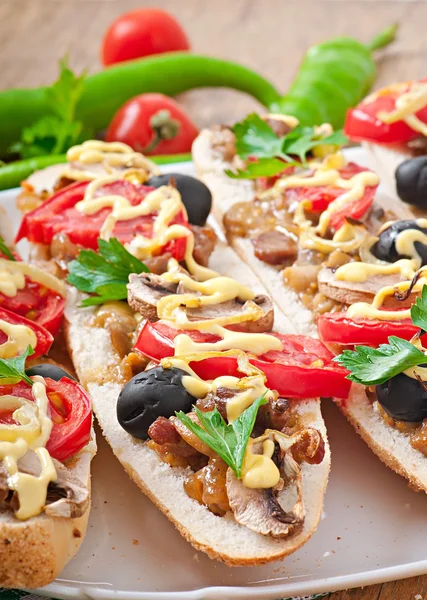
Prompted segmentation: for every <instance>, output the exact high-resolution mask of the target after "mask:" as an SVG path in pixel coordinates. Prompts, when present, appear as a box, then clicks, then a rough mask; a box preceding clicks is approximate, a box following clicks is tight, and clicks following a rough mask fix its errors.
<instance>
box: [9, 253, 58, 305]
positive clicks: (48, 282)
mask: <svg viewBox="0 0 427 600" xmlns="http://www.w3.org/2000/svg"><path fill="white" fill-rule="evenodd" d="M26 276H27V277H29V278H30V279H32V280H33V281H35V282H36V283H40V284H41V285H44V286H45V287H47V288H49V289H51V290H53V291H54V292H56V293H57V294H59V295H60V296H64V297H65V293H66V291H65V284H64V282H63V281H61V280H60V279H58V278H57V277H55V276H54V275H51V274H50V273H45V272H44V271H42V270H41V269H39V268H38V267H35V266H34V265H28V264H27V263H23V262H18V261H16V262H14V261H11V260H6V259H4V258H0V293H2V294H5V296H9V297H13V296H16V294H17V293H18V290H22V289H23V288H24V287H25V277H26Z"/></svg>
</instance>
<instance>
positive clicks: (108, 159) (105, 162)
mask: <svg viewBox="0 0 427 600" xmlns="http://www.w3.org/2000/svg"><path fill="white" fill-rule="evenodd" d="M67 161H68V162H70V163H80V164H82V165H94V164H100V165H102V166H103V167H104V169H105V171H107V172H113V171H114V170H115V169H123V172H122V176H123V177H126V178H129V177H130V176H132V175H134V176H135V180H136V182H138V183H142V182H144V181H146V180H147V179H149V177H151V176H152V175H160V173H161V171H160V169H159V168H158V166H157V165H156V164H155V163H154V162H153V161H151V160H149V159H148V158H147V157H145V156H144V155H143V154H141V153H140V152H134V151H133V149H132V148H131V147H130V146H128V145H127V144H123V143H121V142H103V141H100V140H88V141H86V142H83V144H81V145H79V146H73V147H72V148H70V149H69V150H68V152H67ZM62 175H63V177H67V178H68V179H74V180H76V181H86V180H88V179H89V180H91V179H97V178H98V176H99V174H97V173H94V172H91V171H84V170H81V169H75V168H72V167H70V166H67V167H66V168H65V169H64V171H63V173H62Z"/></svg>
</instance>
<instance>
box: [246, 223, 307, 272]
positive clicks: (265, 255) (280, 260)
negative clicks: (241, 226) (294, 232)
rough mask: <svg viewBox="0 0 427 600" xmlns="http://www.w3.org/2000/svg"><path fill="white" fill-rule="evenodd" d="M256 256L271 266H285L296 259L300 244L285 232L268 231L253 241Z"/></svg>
mask: <svg viewBox="0 0 427 600" xmlns="http://www.w3.org/2000/svg"><path fill="white" fill-rule="evenodd" d="M252 244H253V246H254V252H255V256H256V257H257V258H259V259H260V260H262V261H263V262H266V263H268V264H269V265H283V264H286V262H287V261H289V259H293V258H296V256H297V254H298V244H297V242H296V241H295V239H294V238H293V237H291V236H290V235H286V233H284V232H283V231H267V232H266V233H261V235H259V236H258V237H256V238H254V239H253V240H252Z"/></svg>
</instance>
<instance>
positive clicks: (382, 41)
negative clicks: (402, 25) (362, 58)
mask: <svg viewBox="0 0 427 600" xmlns="http://www.w3.org/2000/svg"><path fill="white" fill-rule="evenodd" d="M398 29H399V24H398V23H393V24H392V25H389V26H388V27H386V28H385V29H383V31H381V32H380V33H379V34H378V35H376V36H375V37H374V39H373V40H372V41H371V42H369V44H367V47H368V48H369V50H370V51H371V52H375V50H380V49H381V48H385V47H386V46H388V45H389V44H391V43H392V42H394V40H395V39H396V33H397V30H398Z"/></svg>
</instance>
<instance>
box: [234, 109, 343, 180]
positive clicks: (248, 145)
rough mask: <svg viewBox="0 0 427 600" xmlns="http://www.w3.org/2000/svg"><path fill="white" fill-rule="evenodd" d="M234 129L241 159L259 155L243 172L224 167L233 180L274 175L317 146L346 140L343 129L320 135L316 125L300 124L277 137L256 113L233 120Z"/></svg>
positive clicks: (338, 143)
mask: <svg viewBox="0 0 427 600" xmlns="http://www.w3.org/2000/svg"><path fill="white" fill-rule="evenodd" d="M233 132H234V134H235V136H236V152H237V154H238V155H239V156H240V157H241V158H243V159H244V158H248V156H254V157H257V158H258V162H256V163H253V162H249V163H248V164H247V166H246V169H245V170H244V171H243V170H241V169H239V170H238V171H237V173H234V172H233V171H230V170H227V171H226V173H227V175H228V176H229V177H231V178H233V179H251V178H254V177H260V176H272V175H277V174H278V173H281V172H282V171H283V169H284V168H285V167H286V166H289V165H295V164H300V163H297V162H296V161H295V157H298V158H299V159H300V161H301V162H302V163H304V162H305V160H306V155H307V153H308V152H310V150H312V149H313V148H315V147H316V146H321V145H322V146H323V145H331V146H342V145H343V144H345V143H346V142H347V138H346V137H345V135H344V134H343V133H342V131H335V132H334V133H332V134H330V135H327V136H325V135H323V137H322V135H319V133H316V129H315V127H307V126H305V127H304V126H301V125H299V126H298V127H295V128H294V129H292V131H290V132H289V133H287V134H286V135H284V136H283V137H281V138H279V137H277V135H276V134H275V133H274V131H273V130H272V128H271V127H270V126H269V125H268V124H267V123H266V122H265V121H264V120H263V119H261V117H260V116H259V115H257V114H255V113H253V114H251V115H249V116H247V117H246V119H244V120H243V121H242V122H241V123H236V125H234V127H233ZM280 159H281V160H280ZM283 161H285V162H286V164H284V162H283Z"/></svg>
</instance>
